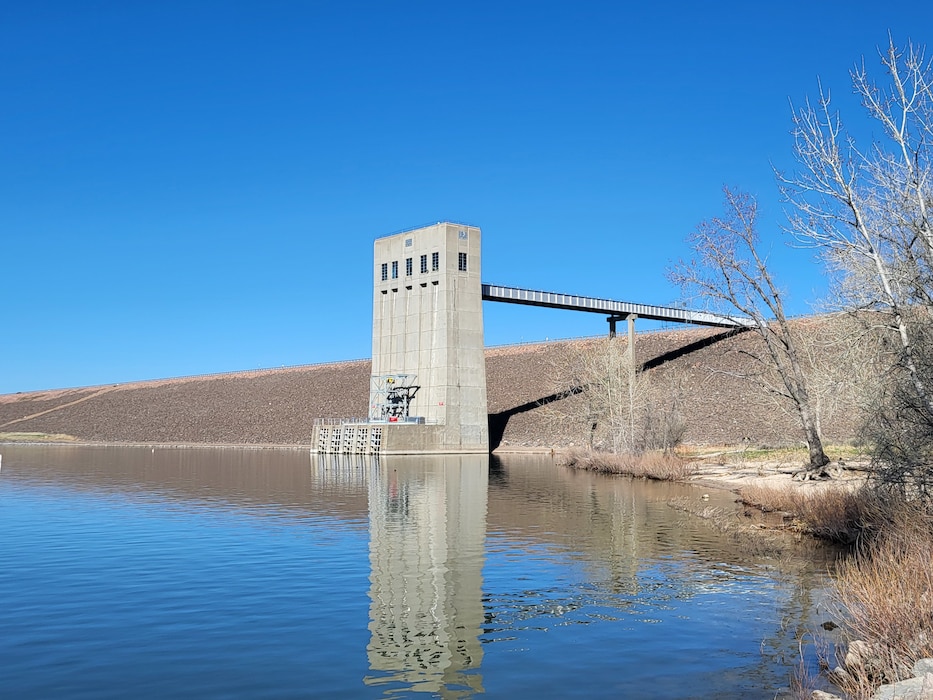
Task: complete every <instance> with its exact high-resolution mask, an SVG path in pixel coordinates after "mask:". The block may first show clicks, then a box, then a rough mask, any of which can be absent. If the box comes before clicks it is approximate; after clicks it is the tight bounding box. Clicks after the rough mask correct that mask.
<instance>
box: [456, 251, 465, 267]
mask: <svg viewBox="0 0 933 700" xmlns="http://www.w3.org/2000/svg"><path fill="white" fill-rule="evenodd" d="M466 256H467V254H466V253H457V269H458V270H460V272H466V269H467V266H466V262H467V258H466Z"/></svg>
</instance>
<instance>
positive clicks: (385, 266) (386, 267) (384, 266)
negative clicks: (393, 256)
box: [382, 263, 389, 282]
mask: <svg viewBox="0 0 933 700" xmlns="http://www.w3.org/2000/svg"><path fill="white" fill-rule="evenodd" d="M387 279H389V263H382V281H383V282H385V281H386V280H387Z"/></svg>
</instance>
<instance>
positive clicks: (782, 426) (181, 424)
mask: <svg viewBox="0 0 933 700" xmlns="http://www.w3.org/2000/svg"><path fill="white" fill-rule="evenodd" d="M721 335H722V332H721V331H718V330H709V329H699V330H698V329H685V330H675V331H663V332H654V333H645V334H640V335H639V336H638V339H637V341H636V355H637V359H638V361H639V362H642V363H646V364H647V365H648V366H649V367H651V369H649V370H648V372H649V374H650V375H651V376H652V378H653V379H654V380H656V381H657V385H658V386H663V385H664V382H665V381H672V378H673V379H674V380H676V383H677V384H679V385H680V386H682V387H686V389H687V390H686V391H682V392H681V398H680V401H681V405H680V408H679V410H680V411H681V412H682V414H683V416H684V419H685V420H686V425H687V432H686V436H685V441H686V442H687V443H691V444H714V445H719V444H726V445H735V444H743V443H745V444H748V443H751V444H754V445H759V444H767V445H785V444H799V443H800V441H801V431H800V428H799V426H798V425H797V423H796V421H795V418H794V416H793V415H790V414H788V413H786V412H784V411H781V410H780V409H778V408H776V407H775V405H774V403H773V402H771V401H770V400H769V399H767V398H766V397H764V396H763V394H762V391H761V390H760V389H758V388H757V387H756V386H755V385H754V384H753V383H750V382H749V381H747V380H745V379H741V378H739V377H737V376H735V375H736V374H737V373H740V372H741V371H742V370H743V369H746V368H747V367H749V366H750V365H751V363H753V360H751V359H749V357H748V355H746V354H745V353H744V352H743V350H754V349H756V347H757V343H758V340H757V338H756V337H755V336H754V335H753V334H750V333H745V334H741V335H738V336H734V337H729V338H725V339H722V340H718V341H716V342H713V341H715V339H716V338H719V337H721ZM587 342H592V341H587V340H575V341H560V342H550V343H541V344H534V345H517V346H507V347H500V348H491V349H487V350H486V351H485V360H486V375H487V380H486V383H487V394H488V398H487V400H488V407H489V413H490V443H491V446H493V447H498V448H499V449H510V448H511V449H515V448H518V449H522V448H532V447H566V446H568V445H570V444H576V445H581V444H584V443H585V441H586V439H587V435H586V433H585V430H584V429H583V426H582V422H581V421H579V420H576V421H572V420H564V419H562V418H561V416H562V415H565V414H566V415H574V414H575V413H579V412H580V410H581V409H580V407H581V406H582V401H583V397H582V396H579V395H576V396H569V397H567V398H560V399H558V400H554V401H551V402H550V403H547V401H548V399H549V398H554V397H557V396H562V395H563V392H565V391H566V390H567V389H568V388H569V387H568V386H567V385H566V380H562V379H561V376H560V375H561V372H560V370H559V368H560V366H561V365H562V363H563V362H564V360H563V359H562V358H564V357H565V356H566V354H567V353H568V352H578V351H579V349H580V347H581V346H583V345H585V344H586V343H587ZM617 342H622V343H625V342H626V340H625V339H624V338H619V339H617ZM369 375H370V362H369V361H368V360H363V361H354V362H343V363H334V364H327V365H314V366H308V367H296V368H287V369H280V370H267V371H256V372H243V373H237V374H226V375H214V376H209V377H199V378H184V379H170V380H160V381H149V382H139V383H133V384H120V385H115V386H109V387H95V388H87V389H68V390H55V391H44V392H34V393H24V394H9V395H2V396H0V433H10V432H40V433H49V434H66V435H72V436H74V437H76V438H79V439H81V440H90V441H102V442H131V443H137V442H153V443H214V444H283V445H294V444H308V443H309V438H310V433H311V425H312V423H313V421H314V419H315V418H318V417H321V418H348V417H363V416H365V415H366V414H367V410H368V400H369ZM542 403H546V405H544V406H542ZM837 413H838V414H839V415H836V416H832V417H830V419H829V420H826V421H825V422H824V426H823V428H824V433H825V435H826V438H827V439H828V440H829V441H830V442H842V441H845V440H848V439H850V438H853V437H855V436H856V434H857V429H858V421H859V417H858V415H857V413H856V412H855V411H854V410H844V411H840V412H837Z"/></svg>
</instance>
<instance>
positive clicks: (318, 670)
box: [0, 445, 827, 699]
mask: <svg viewBox="0 0 933 700" xmlns="http://www.w3.org/2000/svg"><path fill="white" fill-rule="evenodd" d="M0 453H2V456H3V460H2V471H0V689H2V690H0V694H2V696H3V697H10V698H95V699H96V698H124V697H134V698H164V697H174V698H183V697H191V698H230V697H236V698H341V697H344V698H379V697H411V696H415V694H416V693H417V694H419V695H418V696H419V697H443V698H461V697H475V696H479V695H487V696H489V697H493V698H503V697H504V698H526V697H527V698H566V697H613V698H623V697H624V698H774V697H775V696H777V695H779V694H780V693H781V690H782V688H785V687H786V686H787V685H788V679H789V674H790V673H791V670H792V667H793V666H794V665H795V663H796V655H797V651H798V639H797V638H798V637H799V636H800V635H801V633H802V632H805V631H807V630H809V629H812V628H813V627H815V626H816V625H817V624H818V623H819V621H820V620H821V619H825V618H821V617H820V615H823V614H824V613H823V612H822V611H821V610H820V601H821V596H822V591H823V587H824V585H825V579H824V574H823V573H822V572H824V571H825V570H826V568H827V567H826V560H825V559H822V560H814V559H813V557H812V554H813V553H812V552H809V553H801V554H800V556H795V555H793V554H791V555H788V554H787V553H786V552H785V553H784V554H782V555H780V556H777V557H775V556H774V555H773V553H772V554H771V555H770V556H769V555H768V552H764V553H757V552H758V551H759V550H758V548H757V547H754V546H749V543H748V541H746V540H736V539H735V538H734V537H733V536H730V535H727V534H723V533H722V532H721V531H720V530H717V529H715V528H713V527H711V525H710V524H709V522H708V521H707V520H704V519H701V518H698V517H696V516H695V515H691V514H690V513H689V512H688V511H689V510H691V508H690V507H686V508H685V506H690V504H694V505H696V504H698V503H699V502H700V501H699V499H700V498H701V497H702V495H703V494H704V492H703V491H701V490H699V489H697V488H695V487H692V486H687V485H678V484H655V483H645V482H640V481H632V480H629V479H627V478H620V477H609V476H604V475H598V474H592V473H587V472H578V471H572V470H568V469H565V468H562V467H559V466H555V465H554V464H553V463H552V462H551V460H550V458H548V457H541V456H534V457H532V456H516V457H503V458H501V459H500V458H495V457H493V458H489V457H479V456H470V457H466V456H461V457H405V458H401V457H398V458H386V457H383V458H381V459H378V460H377V459H375V458H370V457H352V458H336V457H332V456H327V457H320V458H319V457H318V456H312V455H309V454H308V453H307V452H306V451H300V450H271V449H265V450H263V449H233V448H229V449H221V448H196V449H194V448H189V449H168V448H155V449H151V448H148V447H146V448H118V447H78V446H28V445H24V446H12V445H4V446H0ZM705 493H708V494H709V500H708V501H703V502H702V505H703V507H717V506H718V507H721V508H724V509H730V512H731V509H733V503H732V500H733V497H732V496H731V495H730V494H727V493H716V492H705ZM692 509H693V510H696V508H692ZM425 694H427V695H425Z"/></svg>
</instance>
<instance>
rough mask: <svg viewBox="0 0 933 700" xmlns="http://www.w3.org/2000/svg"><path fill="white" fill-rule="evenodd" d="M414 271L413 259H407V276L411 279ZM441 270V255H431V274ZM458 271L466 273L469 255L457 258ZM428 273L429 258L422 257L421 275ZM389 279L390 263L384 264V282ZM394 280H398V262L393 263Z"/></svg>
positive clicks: (464, 254)
mask: <svg viewBox="0 0 933 700" xmlns="http://www.w3.org/2000/svg"><path fill="white" fill-rule="evenodd" d="M412 269H413V258H405V276H406V277H411V276H412V274H413V273H412ZM440 269H441V256H440V253H431V272H437V271H438V270H440ZM457 269H458V270H460V272H466V269H467V254H466V253H460V254H459V255H458V258H457ZM427 271H428V256H427V255H422V256H421V274H425V273H426V272H427ZM387 279H389V263H382V281H383V282H385V281H386V280H387ZM392 279H398V260H393V261H392Z"/></svg>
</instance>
